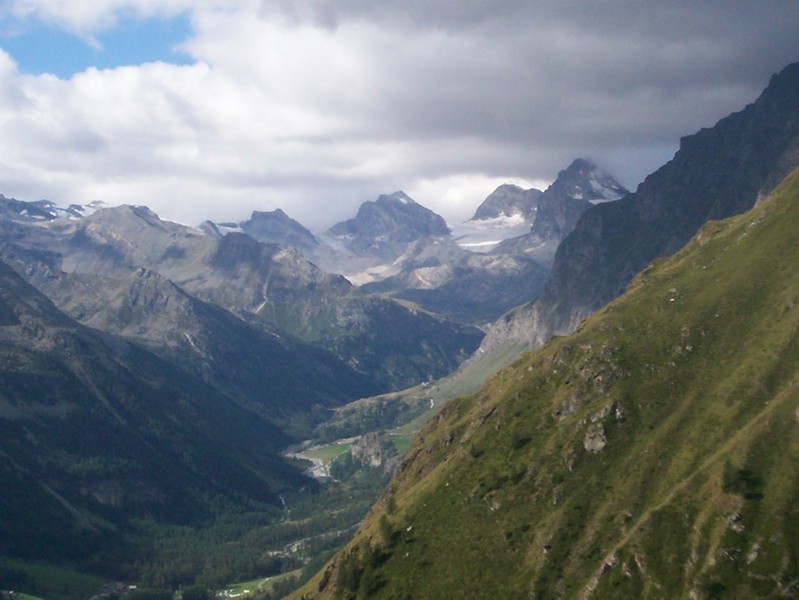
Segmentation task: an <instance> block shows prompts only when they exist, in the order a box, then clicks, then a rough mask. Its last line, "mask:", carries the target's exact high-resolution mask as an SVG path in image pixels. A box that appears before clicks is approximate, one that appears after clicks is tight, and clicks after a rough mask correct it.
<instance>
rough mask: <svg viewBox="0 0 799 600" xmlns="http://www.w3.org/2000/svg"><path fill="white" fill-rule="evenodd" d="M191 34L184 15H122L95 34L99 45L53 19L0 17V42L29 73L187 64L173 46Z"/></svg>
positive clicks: (59, 73)
mask: <svg viewBox="0 0 799 600" xmlns="http://www.w3.org/2000/svg"><path fill="white" fill-rule="evenodd" d="M190 35H191V21H190V19H189V17H188V15H181V16H178V17H175V18H172V19H154V18H153V19H145V20H133V19H128V20H121V21H120V23H119V24H118V25H117V26H116V27H115V28H114V29H111V30H108V31H105V32H103V33H101V34H98V35H96V36H95V39H96V40H97V41H98V42H99V43H100V44H101V46H102V47H101V48H99V49H98V48H94V47H92V45H90V44H89V43H88V42H86V41H84V40H82V39H81V38H79V37H77V36H75V35H72V34H71V33H69V32H67V31H64V30H63V29H59V28H58V27H55V26H52V25H46V24H42V23H40V22H34V21H15V22H11V21H9V20H0V48H2V49H3V50H5V51H6V52H7V53H8V54H10V55H11V57H12V58H13V59H14V60H15V61H16V62H17V64H18V65H19V70H20V71H21V72H23V73H27V74H30V75H41V74H43V73H52V74H53V75H56V76H58V77H60V78H62V79H67V78H69V77H71V76H72V75H74V74H75V73H79V72H81V71H85V70H86V69H87V68H89V67H97V68H98V69H105V68H113V67H120V66H126V65H140V64H142V63H146V62H153V61H163V62H168V63H171V64H190V63H192V62H193V61H192V60H191V57H189V56H187V55H186V54H183V53H181V52H179V51H177V50H176V49H175V46H177V45H178V44H179V43H180V42H182V41H184V40H186V39H187V38H188V37H189V36H190Z"/></svg>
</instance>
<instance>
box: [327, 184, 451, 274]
mask: <svg viewBox="0 0 799 600" xmlns="http://www.w3.org/2000/svg"><path fill="white" fill-rule="evenodd" d="M328 234H329V235H330V236H331V237H333V238H334V239H335V240H337V241H338V242H340V243H341V244H343V245H344V246H345V247H346V248H347V249H349V250H350V251H352V252H354V253H355V254H358V255H364V254H365V255H371V256H375V257H379V258H381V259H383V260H386V261H390V260H394V259H395V258H397V256H399V255H400V254H401V253H402V252H403V251H404V250H405V248H406V246H407V245H408V244H409V243H410V242H413V241H414V240H417V239H419V238H422V237H426V236H447V235H449V228H448V227H447V223H446V221H444V219H443V218H441V217H440V216H439V215H437V214H436V213H434V212H433V211H431V210H429V209H427V208H425V207H424V206H422V205H420V204H417V203H416V202H415V201H414V200H413V199H411V198H410V197H409V196H408V195H407V194H405V193H404V192H395V193H393V194H388V195H382V196H380V197H379V198H378V199H377V200H376V201H374V202H364V203H363V204H362V205H361V208H360V209H359V210H358V214H357V215H356V216H355V218H353V219H350V220H348V221H344V222H342V223H339V224H337V225H334V226H333V227H331V228H330V229H329V230H328Z"/></svg>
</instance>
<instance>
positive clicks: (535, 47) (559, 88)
mask: <svg viewBox="0 0 799 600" xmlns="http://www.w3.org/2000/svg"><path fill="white" fill-rule="evenodd" d="M695 4H696V3H693V2H687V0H686V1H678V2H670V3H654V2H632V1H622V0H615V1H611V2H606V3H602V5H601V10H600V8H599V7H598V5H597V4H596V3H594V2H588V1H587V0H585V1H571V2H563V1H560V2H554V1H543V2H535V3H530V2H526V1H523V0H502V1H496V0H495V1H494V2H488V1H486V0H458V1H455V0H438V1H436V2H429V1H425V2H422V1H421V0H410V1H408V2H403V3H396V2H384V1H382V0H373V1H371V2H367V1H366V0H340V1H336V2H332V1H308V0H306V1H300V0H265V1H263V2H261V1H256V0H251V1H243V2H237V3H229V2H198V1H191V0H168V1H158V2H157V1H155V0H105V1H102V2H101V1H99V0H98V1H88V0H86V1H81V2H77V1H75V2H67V1H53V0H17V1H16V2H11V3H10V6H11V10H12V11H14V14H15V15H16V16H17V17H18V18H26V17H28V18H36V19H39V20H41V21H44V22H48V23H55V24H58V25H59V26H61V27H63V28H65V29H67V30H69V31H72V32H73V33H75V34H77V35H81V36H83V37H84V38H85V39H89V38H92V36H95V35H98V34H99V33H100V32H103V31H108V30H113V28H114V27H115V25H116V24H117V23H119V22H120V20H124V19H130V18H152V17H164V18H168V17H172V16H175V15H177V14H183V13H188V14H190V17H191V22H192V27H193V33H192V35H191V37H190V38H189V39H187V40H186V41H185V42H184V43H183V44H182V51H183V52H184V53H186V54H188V55H189V56H190V57H191V58H192V59H193V61H194V63H193V64H191V65H186V66H177V65H171V64H165V63H149V64H144V65H141V66H139V67H123V68H117V69H108V70H98V69H89V70H87V71H85V72H82V73H79V74H77V75H75V76H73V77H72V78H70V79H69V80H61V79H57V78H55V77H52V76H41V77H31V76H26V75H22V74H20V73H19V72H18V70H17V69H16V67H15V65H14V63H13V60H12V59H11V57H9V56H8V55H6V54H4V53H2V52H0V84H2V88H0V90H2V91H0V135H3V138H4V140H5V141H6V144H7V145H8V146H9V147H13V148H14V152H13V153H6V154H5V155H3V156H0V186H3V189H0V192H2V193H5V194H6V195H11V194H14V195H18V196H21V197H25V198H35V197H43V196H46V197H49V198H51V199H53V200H56V201H59V202H72V201H78V202H86V201H90V200H93V199H103V200H105V201H108V202H112V203H118V202H135V203H140V204H148V205H150V206H151V207H152V208H153V209H154V210H156V211H157V212H159V214H161V215H162V216H164V217H167V218H172V219H177V220H181V221H183V222H188V223H198V222H199V221H201V220H203V219H205V218H213V219H216V220H237V219H241V218H245V217H246V216H247V215H248V214H249V212H250V211H252V210H253V209H259V210H264V209H271V208H276V207H282V208H284V209H285V210H286V211H287V212H288V213H289V214H290V215H292V216H293V217H295V218H297V219H299V220H300V221H302V222H303V223H305V224H306V225H308V226H310V227H312V228H316V229H319V228H322V227H326V226H329V225H330V224H332V223H333V222H334V221H335V220H339V219H343V218H345V217H348V216H350V215H352V214H353V213H354V211H355V209H357V206H358V205H359V204H360V203H361V202H363V201H366V200H370V199H374V197H376V196H377V194H379V193H384V192H391V191H395V190H397V189H405V190H406V191H409V192H412V195H415V197H416V199H417V200H418V201H420V202H422V203H423V204H426V205H428V206H430V207H431V208H434V209H436V210H440V211H441V212H442V214H444V216H445V217H447V218H449V219H450V220H456V219H459V218H461V216H462V215H465V217H464V218H468V216H470V215H471V213H472V212H473V210H474V208H475V207H476V206H477V205H478V204H479V203H480V201H482V199H483V198H484V197H485V195H486V194H487V193H488V192H490V191H491V190H490V189H487V188H489V187H490V186H493V185H494V184H495V183H497V184H498V183H501V182H502V181H503V180H509V181H514V180H523V181H534V180H535V181H541V180H551V179H552V177H554V176H555V175H556V173H557V172H558V171H559V170H560V169H562V168H564V167H565V166H566V165H567V164H568V163H569V162H570V161H571V160H572V159H573V158H575V157H577V156H590V157H591V158H593V159H594V160H596V161H597V162H598V163H599V164H600V165H603V166H605V167H606V168H607V169H609V170H610V171H611V172H614V173H615V174H616V175H617V176H619V178H620V179H621V180H622V182H623V183H624V184H625V185H627V186H634V185H635V184H636V183H637V182H638V181H640V180H641V179H642V178H643V177H644V176H645V175H646V174H648V173H649V172H651V171H652V170H654V169H655V168H657V167H658V166H660V164H662V163H663V162H665V161H666V160H668V159H669V158H670V155H671V154H672V153H673V152H674V150H675V149H676V147H677V145H678V141H679V137H680V136H682V135H686V134H689V133H692V132H693V131H695V130H697V129H698V128H699V127H702V126H710V125H712V124H713V123H714V122H715V121H716V120H718V119H719V118H721V117H723V116H725V115H726V114H728V113H730V112H732V111H734V110H738V109H740V108H742V107H743V106H744V104H746V103H747V102H751V101H752V100H754V99H755V97H756V96H757V94H758V93H759V91H760V90H761V89H762V88H763V87H764V86H765V84H766V83H767V81H768V77H769V76H770V75H771V73H773V72H774V71H777V70H779V69H780V68H781V67H783V66H785V64H787V63H789V62H791V61H793V60H799V36H796V35H795V31H796V26H797V25H798V24H799V6H797V7H796V8H794V6H793V4H792V3H785V2H772V1H769V0H766V1H765V2H761V3H757V5H756V6H753V5H751V3H748V2H736V1H732V2H730V1H725V2H720V1H717V0H711V1H708V2H704V3H701V6H696V5H695ZM7 10H8V9H7Z"/></svg>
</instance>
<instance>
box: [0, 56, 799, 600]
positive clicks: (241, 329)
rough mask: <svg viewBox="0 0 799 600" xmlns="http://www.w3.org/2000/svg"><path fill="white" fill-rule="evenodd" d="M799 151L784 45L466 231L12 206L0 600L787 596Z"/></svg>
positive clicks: (798, 367) (379, 200) (500, 202)
mask: <svg viewBox="0 0 799 600" xmlns="http://www.w3.org/2000/svg"><path fill="white" fill-rule="evenodd" d="M797 149H799V63H794V64H791V65H788V66H787V67H785V68H783V69H782V70H781V71H780V72H778V73H776V74H774V75H773V76H772V78H771V80H770V82H769V85H768V86H767V87H766V88H765V89H764V90H763V91H762V93H760V95H759V96H758V97H757V99H755V100H754V101H753V102H752V103H750V104H748V105H747V106H745V107H743V108H742V109H741V110H739V111H738V112H735V113H732V114H730V115H729V116H727V117H725V118H723V119H721V120H719V121H718V122H717V123H716V124H715V125H712V126H706V127H704V128H702V129H700V130H699V131H698V132H696V133H694V134H691V135H686V136H684V137H682V138H681V140H680V144H679V149H678V150H677V151H676V153H675V154H674V157H673V158H672V159H671V160H670V161H669V162H667V163H666V164H664V165H662V166H661V167H660V168H658V169H657V170H655V171H654V172H653V173H651V174H650V175H649V176H648V177H646V179H645V180H644V181H643V182H642V183H641V184H640V185H639V186H638V187H637V189H636V190H635V191H632V192H631V191H629V190H627V189H626V188H625V187H624V186H623V185H622V184H621V183H619V182H618V181H617V180H616V179H615V178H614V177H613V176H612V175H610V174H609V173H608V172H607V171H605V170H604V169H603V168H602V167H600V166H598V164H597V163H596V162H594V161H593V160H591V159H588V158H574V159H572V160H571V161H570V162H566V163H564V165H566V166H565V168H562V169H561V170H559V171H558V172H557V174H556V175H555V174H554V173H553V177H552V179H551V181H552V182H551V184H549V185H547V186H543V185H542V186H541V187H542V188H543V189H538V188H537V187H527V188H525V187H522V186H520V185H515V184H510V183H504V184H501V185H499V187H496V188H495V189H494V191H493V192H491V193H490V194H489V195H488V196H487V197H486V198H485V199H484V200H483V201H482V202H481V203H480V204H479V206H476V208H475V210H474V211H473V213H472V212H470V214H473V216H472V217H471V218H470V219H468V220H466V221H464V222H460V223H448V222H447V220H445V219H444V217H442V216H441V215H439V214H437V213H436V212H435V211H433V210H431V209H430V208H428V207H427V206H424V205H422V204H421V203H419V202H417V201H416V200H415V199H414V198H413V197H411V195H409V194H408V193H406V192H404V191H395V192H391V193H388V192H387V193H380V194H376V198H375V199H374V200H365V201H363V202H362V203H361V204H360V206H359V208H358V209H357V210H356V211H353V212H354V214H353V215H352V216H350V217H349V218H344V219H343V220H341V221H339V222H337V223H334V224H332V225H329V224H328V225H326V226H325V228H324V229H321V228H320V230H319V231H316V230H314V231H311V230H310V229H308V228H306V227H305V226H304V225H303V224H302V223H300V222H299V221H298V220H295V219H294V218H292V217H291V216H290V215H289V212H291V211H290V210H289V208H290V205H289V204H287V205H286V207H285V208H286V210H285V211H284V210H283V209H282V208H277V209H274V210H253V211H252V213H251V215H250V216H249V217H248V218H244V219H239V220H236V221H234V220H220V221H215V220H213V219H207V218H206V217H205V216H202V219H205V220H202V221H201V220H200V219H198V221H201V222H198V223H196V224H193V225H188V224H183V223H178V222H174V221H170V220H168V219H165V218H162V217H161V216H159V215H158V214H157V213H156V212H155V211H153V210H152V209H151V208H149V207H148V206H146V205H145V204H135V205H134V204H120V205H113V206H112V205H107V204H105V203H104V202H102V201H99V200H97V201H92V202H87V203H86V204H79V203H73V204H69V205H67V206H64V205H62V204H60V203H59V202H57V201H56V200H34V201H26V200H19V199H15V198H7V197H5V196H0V488H1V489H3V490H5V491H4V492H3V493H2V494H0V595H2V597H11V596H9V595H8V594H9V593H10V590H12V589H13V590H16V593H15V594H14V596H13V597H14V598H26V597H30V598H34V599H37V598H39V599H46V600H55V599H59V600H85V599H86V598H92V600H111V599H117V600H120V599H129V600H137V599H138V600H148V599H149V600H153V599H162V598H164V599H166V598H170V599H171V598H184V599H191V598H200V599H207V598H210V597H223V598H250V599H252V600H272V599H277V598H285V597H288V598H297V599H300V598H302V600H310V599H311V598H320V599H323V598H335V599H337V600H338V599H347V600H357V599H360V598H482V597H491V598H514V597H526V598H541V599H549V598H580V599H584V600H587V599H589V598H590V599H602V598H612V599H614V600H615V599H616V598H620V597H623V598H671V597H675V598H677V597H679V598H689V599H691V600H711V599H716V598H718V599H724V598H736V599H737V598H741V599H744V598H746V599H747V600H748V599H749V598H782V597H786V598H787V597H795V596H798V595H799V550H798V549H797V547H796V543H795V541H796V539H799V520H798V519H796V510H795V509H794V508H793V503H794V501H795V499H796V497H797V494H799V470H797V466H796V460H795V457H796V451H797V449H799V429H797V422H798V421H799V408H797V406H799V405H798V404H797V401H798V399H799V394H798V393H797V390H798V389H799V388H798V387H797V386H798V385H799V383H798V382H799V359H797V357H799V353H797V350H798V349H799V348H798V347H797V345H798V344H799V317H798V316H797V315H798V314H799V313H797V311H796V305H797V302H799V268H798V267H797V265H799V255H797V248H799V239H797V235H798V234H797V232H799V221H798V219H799V212H797V211H796V208H797V203H799V170H797V169H799V151H798V150H797ZM616 164H618V162H617V163H616ZM0 183H1V182H0ZM372 197H374V196H372ZM146 201H147V198H146V197H142V202H143V203H146ZM248 213H249V211H248Z"/></svg>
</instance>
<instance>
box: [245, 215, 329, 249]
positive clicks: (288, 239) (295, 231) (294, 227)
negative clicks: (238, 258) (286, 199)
mask: <svg viewBox="0 0 799 600" xmlns="http://www.w3.org/2000/svg"><path fill="white" fill-rule="evenodd" d="M239 227H240V228H241V231H243V232H244V233H246V234H247V235H249V236H250V237H252V238H254V239H256V240H258V241H259V242H264V243H268V244H280V245H281V246H290V247H292V248H297V249H299V250H306V251H307V250H312V249H313V248H315V247H316V246H318V245H319V241H318V240H317V239H316V237H314V235H313V234H312V233H311V232H310V231H308V230H307V229H306V228H305V227H303V226H302V225H301V224H300V223H299V222H297V221H295V220H294V219H292V218H291V217H289V216H288V215H287V214H286V213H285V212H283V210H282V209H280V208H278V209H275V210H272V211H258V210H256V211H253V213H252V216H251V217H250V219H249V220H248V221H244V222H242V223H240V224H239Z"/></svg>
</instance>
